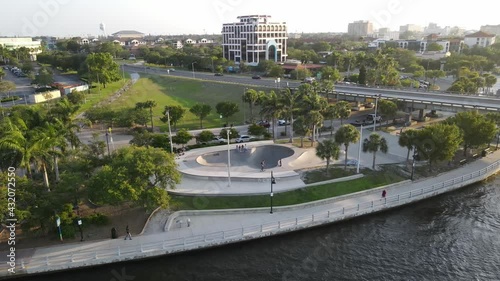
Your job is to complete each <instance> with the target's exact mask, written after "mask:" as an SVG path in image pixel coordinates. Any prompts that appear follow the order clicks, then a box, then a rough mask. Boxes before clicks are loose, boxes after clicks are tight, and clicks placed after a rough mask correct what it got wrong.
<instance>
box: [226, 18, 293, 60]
mask: <svg viewBox="0 0 500 281" xmlns="http://www.w3.org/2000/svg"><path fill="white" fill-rule="evenodd" d="M238 19H239V20H240V21H239V22H235V23H225V24H223V25H222V50H223V55H224V58H225V59H227V60H230V61H234V62H236V63H240V62H242V61H243V62H246V63H247V64H249V65H257V64H259V62H260V61H262V60H273V61H275V62H285V61H286V58H287V56H288V55H287V41H288V31H287V25H286V23H285V22H272V21H271V16H266V15H251V16H240V17H238Z"/></svg>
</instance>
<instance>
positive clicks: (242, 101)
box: [241, 88, 248, 125]
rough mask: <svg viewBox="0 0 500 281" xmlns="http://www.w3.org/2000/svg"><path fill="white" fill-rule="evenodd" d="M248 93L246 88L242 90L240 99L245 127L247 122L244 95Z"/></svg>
mask: <svg viewBox="0 0 500 281" xmlns="http://www.w3.org/2000/svg"><path fill="white" fill-rule="evenodd" d="M247 91H248V88H245V89H244V92H243V96H242V97H241V107H242V108H243V125H245V123H246V121H247V116H246V113H245V94H246V92H247Z"/></svg>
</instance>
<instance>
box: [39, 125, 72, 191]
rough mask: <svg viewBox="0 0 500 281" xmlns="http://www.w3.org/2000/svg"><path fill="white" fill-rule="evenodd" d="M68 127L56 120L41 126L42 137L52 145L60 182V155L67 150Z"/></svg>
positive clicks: (57, 178)
mask: <svg viewBox="0 0 500 281" xmlns="http://www.w3.org/2000/svg"><path fill="white" fill-rule="evenodd" d="M67 134H68V132H67V129H66V127H65V126H64V124H63V123H62V122H60V121H59V120H55V123H53V124H50V123H48V122H47V123H46V124H45V126H44V127H42V128H40V134H39V135H40V137H41V138H42V139H43V141H44V142H46V145H47V146H50V147H51V154H52V157H53V159H54V170H55V174H56V182H59V180H60V178H59V164H58V160H59V156H60V155H61V153H64V152H65V151H66V147H67V145H68V144H67V142H66V137H67Z"/></svg>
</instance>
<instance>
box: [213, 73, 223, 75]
mask: <svg viewBox="0 0 500 281" xmlns="http://www.w3.org/2000/svg"><path fill="white" fill-rule="evenodd" d="M214 75H215V76H224V74H222V73H215V74H214Z"/></svg>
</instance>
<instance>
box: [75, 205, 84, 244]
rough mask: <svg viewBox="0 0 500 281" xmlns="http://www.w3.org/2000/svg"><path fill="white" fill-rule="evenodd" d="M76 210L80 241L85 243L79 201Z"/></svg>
mask: <svg viewBox="0 0 500 281" xmlns="http://www.w3.org/2000/svg"><path fill="white" fill-rule="evenodd" d="M75 209H76V215H77V217H78V218H77V220H76V224H77V225H78V230H79V231H80V241H83V229H82V224H83V222H82V218H81V217H80V207H78V201H76V202H75Z"/></svg>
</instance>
